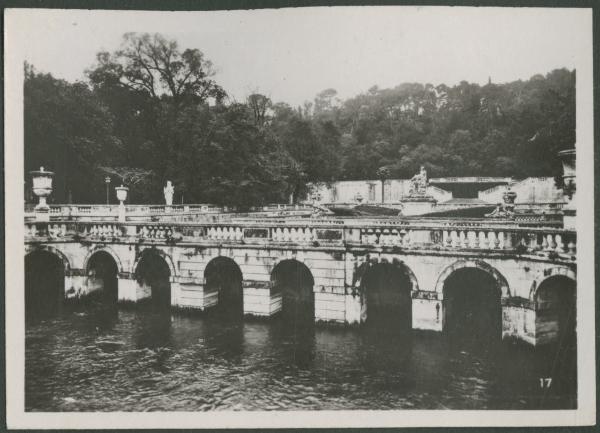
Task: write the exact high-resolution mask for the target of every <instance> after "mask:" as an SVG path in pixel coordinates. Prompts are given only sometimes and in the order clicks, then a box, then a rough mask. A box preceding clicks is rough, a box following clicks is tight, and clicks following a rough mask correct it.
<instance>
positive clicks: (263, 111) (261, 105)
mask: <svg viewBox="0 0 600 433" xmlns="http://www.w3.org/2000/svg"><path fill="white" fill-rule="evenodd" d="M246 104H248V107H250V110H251V112H252V118H253V119H254V124H255V125H256V126H257V127H262V126H264V125H265V123H266V121H267V112H268V110H269V109H270V108H271V106H272V103H271V100H270V99H269V98H267V97H266V96H265V95H261V94H260V93H253V94H251V95H250V96H248V98H247V100H246Z"/></svg>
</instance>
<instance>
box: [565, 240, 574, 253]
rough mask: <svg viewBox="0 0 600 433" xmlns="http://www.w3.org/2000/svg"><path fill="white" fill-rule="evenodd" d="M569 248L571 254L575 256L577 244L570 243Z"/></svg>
mask: <svg viewBox="0 0 600 433" xmlns="http://www.w3.org/2000/svg"><path fill="white" fill-rule="evenodd" d="M567 248H568V249H569V254H571V255H573V254H575V248H576V245H575V242H573V240H571V241H569V244H568V245H567Z"/></svg>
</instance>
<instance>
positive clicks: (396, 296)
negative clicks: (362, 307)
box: [360, 263, 413, 332]
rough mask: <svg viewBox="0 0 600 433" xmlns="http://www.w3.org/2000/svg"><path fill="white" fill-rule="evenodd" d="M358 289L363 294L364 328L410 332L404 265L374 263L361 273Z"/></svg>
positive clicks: (410, 285) (409, 287)
mask: <svg viewBox="0 0 600 433" xmlns="http://www.w3.org/2000/svg"><path fill="white" fill-rule="evenodd" d="M360 287H361V289H362V291H363V293H364V294H365V301H366V309H367V318H366V322H365V324H366V325H367V326H375V327H377V328H378V329H382V330H386V331H394V332H397V331H403V332H404V331H410V329H411V328H412V298H411V291H412V289H413V283H412V281H411V278H410V275H409V271H408V270H407V268H406V267H405V266H404V265H397V264H392V263H376V264H374V265H372V266H370V267H369V269H368V270H367V271H366V272H365V273H364V275H363V277H362V279H361V282H360Z"/></svg>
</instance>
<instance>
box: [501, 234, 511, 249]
mask: <svg viewBox="0 0 600 433" xmlns="http://www.w3.org/2000/svg"><path fill="white" fill-rule="evenodd" d="M502 241H503V242H504V247H503V248H504V249H505V250H511V249H512V248H513V234H512V233H511V232H504V237H503V239H502Z"/></svg>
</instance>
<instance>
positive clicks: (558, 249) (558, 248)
mask: <svg viewBox="0 0 600 433" xmlns="http://www.w3.org/2000/svg"><path fill="white" fill-rule="evenodd" d="M555 240H556V252H557V253H564V252H565V244H564V242H563V240H562V236H561V235H560V234H557V235H556V236H555Z"/></svg>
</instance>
